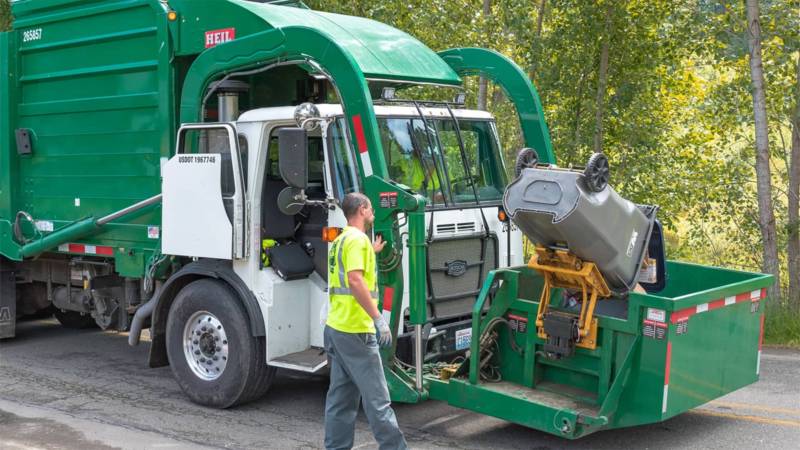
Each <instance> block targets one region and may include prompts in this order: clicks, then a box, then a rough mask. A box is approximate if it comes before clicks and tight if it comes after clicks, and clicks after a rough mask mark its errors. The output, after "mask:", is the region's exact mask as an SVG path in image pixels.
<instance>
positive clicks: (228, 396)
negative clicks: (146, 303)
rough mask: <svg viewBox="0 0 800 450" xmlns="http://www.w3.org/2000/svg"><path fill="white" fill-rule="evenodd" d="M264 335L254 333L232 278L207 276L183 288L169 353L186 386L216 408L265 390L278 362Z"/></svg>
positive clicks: (171, 321) (172, 316) (172, 319)
mask: <svg viewBox="0 0 800 450" xmlns="http://www.w3.org/2000/svg"><path fill="white" fill-rule="evenodd" d="M265 344H266V343H265V340H264V337H256V336H252V335H251V334H250V323H249V319H248V316H247V312H246V311H245V309H244V306H243V305H242V303H241V302H240V301H239V299H238V298H237V297H236V294H235V293H234V292H233V290H232V289H230V288H229V287H228V286H227V285H226V284H224V283H221V282H219V281H216V280H210V279H201V280H197V281H194V282H192V283H190V284H188V285H187V286H186V287H184V288H183V289H181V291H180V292H179V293H178V295H177V296H176V298H175V301H174V303H173V304H172V306H171V307H170V311H169V316H168V317H167V356H168V358H169V363H170V366H171V368H172V373H173V375H174V376H175V379H176V380H177V382H178V385H180V387H181V389H182V390H183V392H184V393H185V394H186V395H187V396H188V397H189V398H190V399H191V400H192V401H193V402H195V403H198V404H201V405H204V406H212V407H216V408H228V407H231V406H235V405H240V404H242V403H246V402H248V401H251V400H255V399H257V398H258V397H260V396H262V395H263V394H264V393H265V392H266V390H267V389H268V388H269V386H270V384H271V381H272V378H273V377H274V374H275V368H274V367H270V366H268V365H267V362H266V347H265Z"/></svg>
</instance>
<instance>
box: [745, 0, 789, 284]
mask: <svg viewBox="0 0 800 450" xmlns="http://www.w3.org/2000/svg"><path fill="white" fill-rule="evenodd" d="M759 20H760V19H759V8H758V0H747V29H748V31H749V33H748V41H749V43H750V77H751V79H752V89H753V117H754V120H755V128H756V182H757V192H758V226H759V228H760V229H761V239H762V240H763V243H764V250H763V263H762V268H763V270H764V272H766V273H769V274H772V275H774V276H775V284H773V285H772V286H771V287H770V288H769V296H770V297H772V298H773V299H777V298H778V297H779V295H780V286H781V285H780V268H779V266H778V243H777V241H778V239H777V233H776V229H775V211H773V209H772V180H771V174H770V167H769V133H768V127H767V102H766V98H765V92H764V67H763V66H762V62H761V23H760V21H759Z"/></svg>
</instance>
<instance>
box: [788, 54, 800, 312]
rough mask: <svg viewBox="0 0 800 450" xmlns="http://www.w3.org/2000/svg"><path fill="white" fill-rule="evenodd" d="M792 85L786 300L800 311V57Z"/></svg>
mask: <svg viewBox="0 0 800 450" xmlns="http://www.w3.org/2000/svg"><path fill="white" fill-rule="evenodd" d="M795 76H796V79H795V86H794V114H793V116H792V153H791V156H790V160H789V193H788V194H787V197H788V198H787V201H788V203H789V233H788V234H789V236H788V237H789V245H788V253H789V255H788V256H789V295H788V300H789V302H791V303H792V305H793V307H794V308H795V310H797V311H798V312H800V57H798V58H797V73H796V75H795Z"/></svg>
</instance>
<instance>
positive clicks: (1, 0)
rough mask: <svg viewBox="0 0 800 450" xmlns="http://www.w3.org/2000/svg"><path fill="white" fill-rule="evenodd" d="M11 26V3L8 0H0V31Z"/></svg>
mask: <svg viewBox="0 0 800 450" xmlns="http://www.w3.org/2000/svg"><path fill="white" fill-rule="evenodd" d="M10 28H11V5H10V4H9V3H8V0H0V31H6V30H8V29H10Z"/></svg>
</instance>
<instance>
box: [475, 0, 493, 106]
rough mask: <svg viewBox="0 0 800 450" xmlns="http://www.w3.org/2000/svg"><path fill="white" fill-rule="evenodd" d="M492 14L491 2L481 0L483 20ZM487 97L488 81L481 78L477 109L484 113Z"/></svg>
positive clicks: (489, 0)
mask: <svg viewBox="0 0 800 450" xmlns="http://www.w3.org/2000/svg"><path fill="white" fill-rule="evenodd" d="M491 13H492V1H491V0H483V18H484V19H486V18H488V17H489V15H490V14H491ZM488 95H489V80H487V79H486V78H484V77H481V78H480V80H479V81H478V109H480V110H483V111H486V106H487V97H488Z"/></svg>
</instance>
